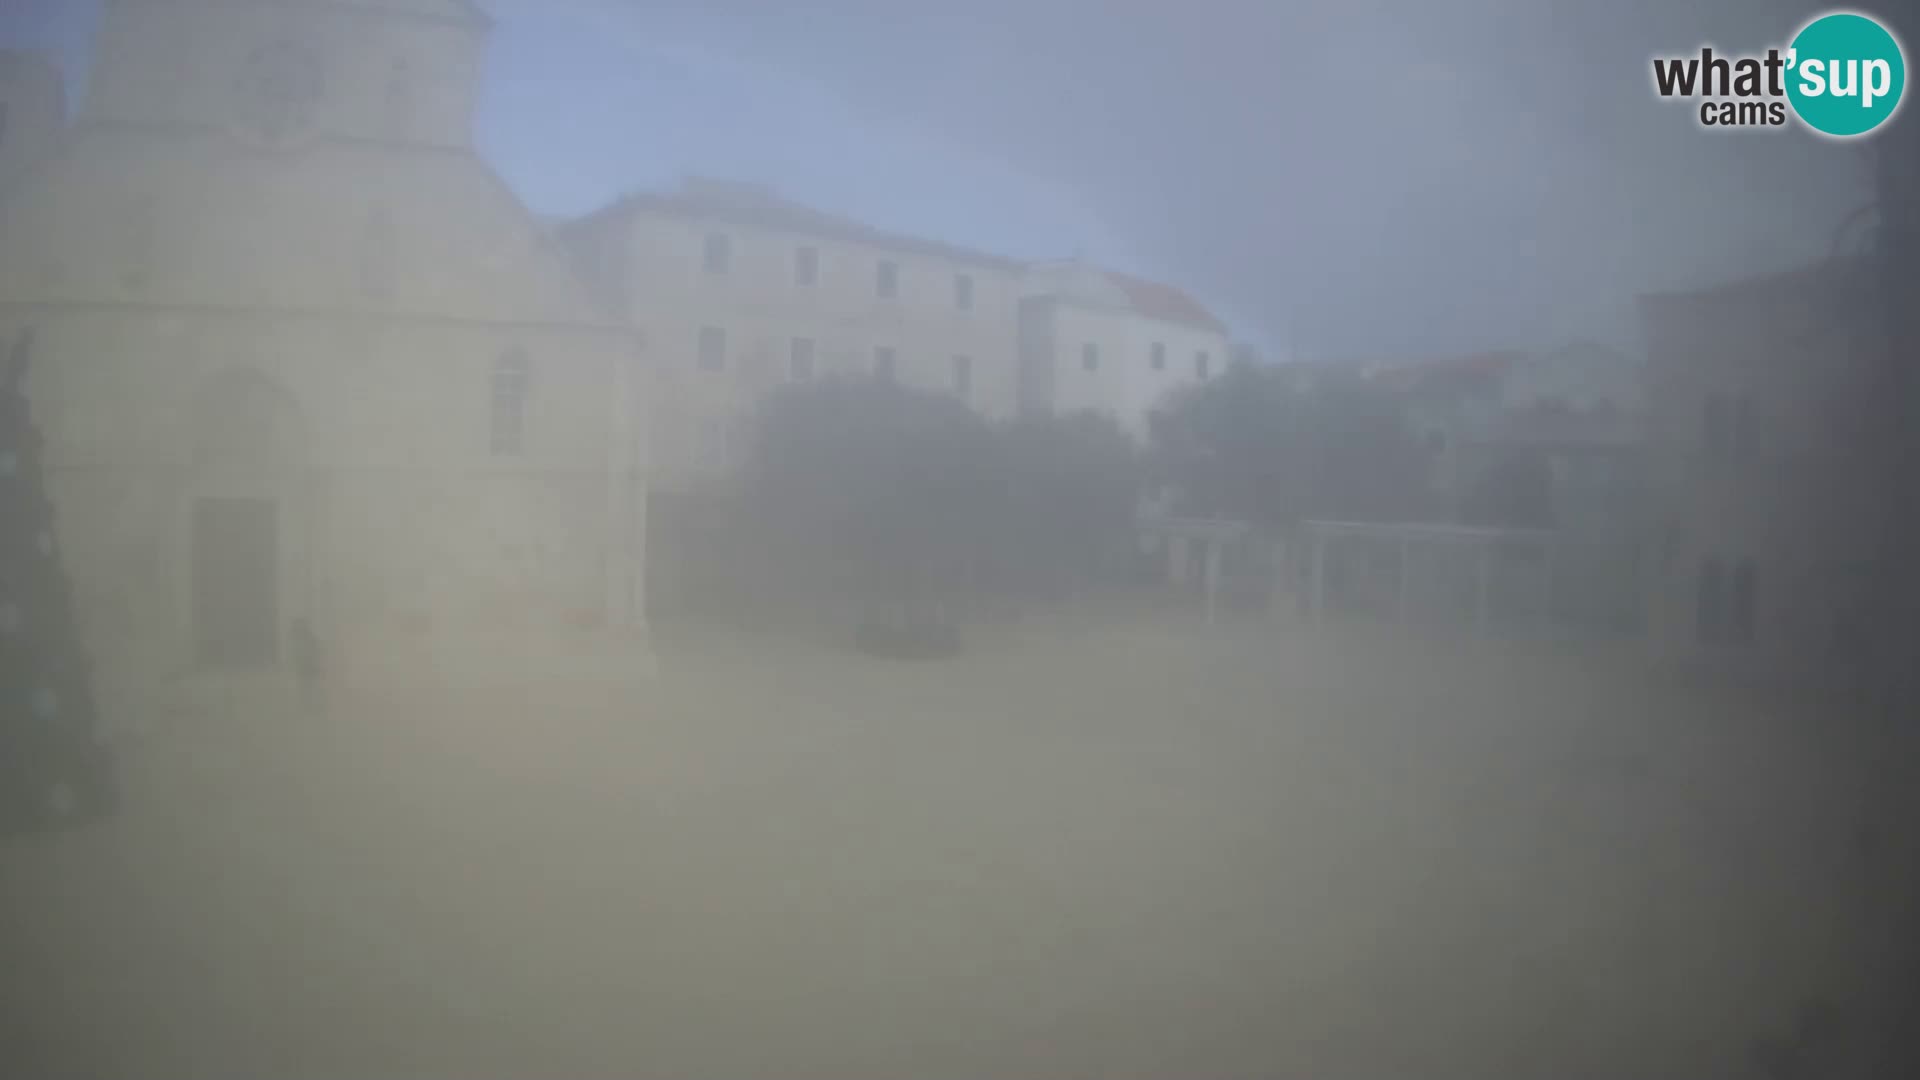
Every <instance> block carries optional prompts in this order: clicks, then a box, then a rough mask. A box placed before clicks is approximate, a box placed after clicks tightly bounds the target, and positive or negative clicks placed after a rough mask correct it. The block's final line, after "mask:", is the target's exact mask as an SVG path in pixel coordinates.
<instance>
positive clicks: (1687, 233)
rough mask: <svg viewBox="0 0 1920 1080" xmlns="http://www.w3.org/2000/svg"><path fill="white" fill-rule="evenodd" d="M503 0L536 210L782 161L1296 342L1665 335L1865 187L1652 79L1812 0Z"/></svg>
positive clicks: (486, 121) (1816, 148) (1798, 256)
mask: <svg viewBox="0 0 1920 1080" xmlns="http://www.w3.org/2000/svg"><path fill="white" fill-rule="evenodd" d="M92 8H93V5H92V4H90V3H88V2H86V0H74V2H72V3H64V2H59V0H27V2H26V4H25V7H24V9H17V10H12V11H9V12H8V13H4V14H0V44H5V43H9V42H20V43H44V44H47V45H51V46H53V47H55V48H58V49H61V50H62V51H63V53H64V55H65V57H66V59H67V62H68V63H69V64H70V65H72V66H74V67H75V68H76V69H82V70H83V68H82V65H84V63H85V43H86V33H85V31H86V28H87V27H89V26H91V25H92V23H93V21H94V20H95V18H96V16H95V14H94V12H93V10H91V9H92ZM489 10H490V11H491V12H492V13H493V14H494V16H495V17H496V19H497V20H498V29H497V31H496V34H495V37H494V40H493V44H492V53H491V56H490V59H489V66H488V71H487V76H486V78H485V91H484V94H483V98H482V108H481V111H480V113H479V115H478V117H477V128H478V136H479V139H480V143H481V146H482V147H483V149H484V150H485V152H486V153H487V154H488V156H489V158H490V160H491V161H492V163H493V164H494V165H495V167H497V168H498V169H500V171H501V172H502V174H503V175H505V176H506V177H507V178H508V180H509V181H511V182H512V183H513V184H514V186H515V187H516V189H518V190H519V192H520V194H521V196H522V198H524V199H526V200H527V202H528V203H529V204H530V205H531V206H532V207H533V208H534V209H536V210H538V211H540V212H542V213H549V214H556V215H576V214H581V213H584V212H586V211H588V210H591V209H593V208H595V207H597V206H599V205H602V204H604V203H605V202H607V201H609V200H610V199H612V198H613V197H614V196H616V195H618V194H620V193H621V192H623V191H625V190H628V189H631V188H634V187H650V186H659V185H661V184H666V183H671V182H672V181H673V180H675V179H676V178H677V177H678V176H679V175H680V174H682V173H684V172H694V173H702V174H708V175H718V176H727V177H733V178H737V179H743V180H756V181H761V182H766V183H771V184H773V185H774V186H776V187H777V188H778V189H779V190H780V191H781V193H782V194H785V195H787V196H789V197H792V198H795V199H798V200H800V201H802V202H807V203H811V204H813V205H817V206H821V207H823V208H826V209H830V210H833V211H836V212H839V213H844V214H847V215H849V216H852V217H855V218H859V219H862V220H869V221H873V222H875V223H877V224H882V225H885V226H887V227H891V228H895V229H898V230H900V231H903V232H909V233H915V234H922V235H931V236H937V237H939V238H940V239H943V240H946V241H949V242H951V243H955V244H962V245H966V246H970V247H975V248H980V249H984V250H988V251H1002V252H1005V253H1007V254H1009V255H1013V256H1017V257H1021V258H1036V259H1037V258H1062V257H1067V256H1070V255H1074V254H1076V253H1078V254H1081V255H1084V256H1085V257H1087V258H1091V259H1093V260H1095V261H1101V262H1106V263H1109V264H1117V265H1123V266H1125V267H1126V268H1128V269H1133V270H1136V271H1139V272H1143V273H1147V274H1149V275H1157V276H1161V277H1168V278H1172V279H1176V280H1179V281H1182V282H1185V283H1186V284H1187V285H1188V286H1189V287H1191V288H1192V289H1194V290H1195V291H1196V292H1198V293H1200V294H1201V295H1203V296H1204V297H1205V298H1207V299H1208V300H1210V301H1212V302H1213V303H1215V304H1216V305H1217V306H1218V307H1219V308H1220V309H1221V310H1222V311H1224V312H1226V313H1227V314H1229V315H1230V316H1231V321H1232V322H1233V323H1234V325H1235V326H1236V328H1238V329H1239V330H1240V331H1241V333H1242V334H1243V335H1244V336H1245V337H1247V338H1248V339H1249V340H1252V341H1254V342H1256V343H1257V344H1259V345H1261V346H1262V347H1263V349H1264V351H1265V352H1267V354H1268V355H1272V356H1285V355H1289V354H1297V355H1298V356H1299V358H1303V359H1326V358H1336V359H1344V358H1366V359H1372V358H1382V357H1398V356H1413V355H1426V354H1433V353H1445V352H1463V351H1471V350H1475V349H1486V348H1504V347H1509V346H1514V345H1519V346H1525V347H1550V346H1553V345H1556V344H1560V343H1563V342H1565V341H1569V340H1579V339H1583V338H1591V339H1596V340H1600V341H1604V342H1607V343H1609V344H1612V345H1615V346H1618V347H1622V348H1628V349H1637V348H1638V345H1639V341H1638V338H1639V331H1638V328H1637V326H1636V325H1635V324H1634V321H1633V320H1634V313H1633V307H1632V304H1633V299H1634V297H1636V296H1638V295H1639V294H1640V293H1642V292H1655V291H1661V290H1669V289H1683V288H1692V287H1700V286H1704V285H1709V284H1713V283H1715V282H1717V281H1720V280H1723V279H1726V278H1728V277H1733V276H1738V275H1739V274H1742V273H1747V272H1761V271H1767V270H1779V269H1785V268H1788V267H1791V266H1793V265H1795V264H1796V263H1799V262H1802V261H1805V260H1806V259H1808V258H1812V257H1816V256H1822V255H1826V254H1828V253H1829V252H1830V251H1831V249H1832V247H1833V244H1834V241H1835V236H1834V231H1835V229H1836V227H1837V226H1838V225H1839V224H1840V222H1841V221H1842V219H1844V218H1845V217H1846V215H1847V214H1848V213H1849V212H1851V211H1852V210H1854V209H1855V208H1856V207H1858V206H1859V205H1861V204H1862V203H1865V202H1866V201H1868V199H1869V196H1870V191H1869V184H1868V177H1867V175H1866V168H1865V166H1864V165H1863V164H1862V162H1861V161H1860V159H1859V157H1858V155H1857V154H1856V153H1854V152H1851V151H1848V150H1846V149H1844V148H1840V147H1836V146H1830V145H1827V144H1824V143H1822V142H1820V141H1818V140H1813V139H1805V138H1798V137H1794V134H1793V133H1792V132H1760V133H1743V134H1741V135H1739V136H1737V137H1728V138H1722V137H1719V135H1718V134H1717V133H1708V132H1702V131H1701V130H1700V129H1699V127H1698V125H1697V124H1696V123H1695V122H1694V119H1693V117H1692V116H1690V115H1689V114H1688V112H1687V109H1686V108H1685V107H1684V106H1680V105H1672V104H1671V103H1662V102H1660V101H1658V100H1656V99H1655V98H1654V96H1653V94H1652V92H1651V90H1650V89H1649V77H1648V73H1647V61H1648V58H1649V57H1651V56H1653V55H1655V54H1659V53H1668V52H1684V51H1686V50H1690V49H1694V48H1697V47H1698V46H1699V45H1700V44H1702V43H1704V42H1711V43H1713V44H1715V45H1716V46H1718V47H1721V48H1724V49H1728V50H1735V49H1746V48H1761V47H1764V46H1765V45H1768V44H1778V43H1779V42H1780V41H1782V40H1783V39H1784V38H1785V37H1786V36H1787V35H1789V34H1791V33H1792V32H1793V30H1794V29H1795V28H1797V27H1798V26H1799V25H1800V24H1801V23H1802V22H1804V21H1805V19H1806V18H1807V17H1808V16H1810V15H1811V14H1813V13H1815V12H1817V11H1820V10H1824V8H1822V7H1821V6H1820V5H1818V4H1815V3H1812V2H1811V0H1709V2H1699V3H1685V4H1673V3H1663V2H1658V0H1636V2H1632V3H1626V2H1623V3H1617V4H1592V3H1578V2H1568V0H1554V2H1550V3H1529V2H1527V0H1470V2H1469V3H1466V4H1461V5H1443V4H1430V3H1424V2H1421V0H1368V2H1366V3H1354V4H1339V5H1318V4H1311V5H1307V4H1300V5H1296V4H1263V3H1251V2H1249V3H1239V2H1226V0H1219V2H1212V0H1210V2H1208V3H1202V4H1183V5H1173V6H1168V5H1159V4H1144V3H1129V4H1121V5H1117V6H1116V5H1112V4H1106V3H1100V2H1098V0H1048V2H1045V3H1014V2H1009V0H982V2H979V3H973V4H968V5H965V6H962V7H952V6H943V7H941V8H939V9H938V10H937V11H936V10H933V9H924V10H923V9H915V8H914V7H913V6H912V5H906V6H902V5H898V4H891V3H883V2H874V3H857V2H848V0H829V2H826V3H820V4H808V5H784V4H768V3H740V2H737V0H729V2H725V3H719V4H706V3H675V2H670V0H669V2H654V0H569V2H567V3H559V4H553V3H541V2H534V0H501V2H498V3H494V4H492V5H490V7H489ZM10 27H11V30H9V28H10ZM76 91H77V84H76ZM555 116H565V117H568V121H567V122H565V123H555V122H553V120H552V118H553V117H555Z"/></svg>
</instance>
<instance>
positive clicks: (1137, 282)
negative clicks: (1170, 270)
mask: <svg viewBox="0 0 1920 1080" xmlns="http://www.w3.org/2000/svg"><path fill="white" fill-rule="evenodd" d="M1101 273H1103V274H1105V275H1106V276H1107V278H1108V280H1110V281H1112V282H1113V283H1114V284H1115V285H1117V286H1119V287H1120V291H1122V292H1124V293H1126V294H1127V303H1128V304H1129V305H1131V306H1132V308H1133V310H1135V311H1137V312H1139V313H1140V314H1142V315H1145V316H1147V317H1148V318H1151V319H1161V320H1164V321H1166V322H1173V323H1184V324H1186V325H1188V326H1203V327H1205V328H1207V329H1208V330H1218V331H1219V332H1221V333H1223V334H1224V333H1226V332H1227V327H1226V324H1225V323H1223V322H1221V321H1220V320H1219V319H1218V318H1216V317H1215V316H1214V314H1213V312H1211V311H1208V310H1207V308H1206V305H1204V304H1202V303H1201V302H1200V301H1198V300H1195V299H1194V298H1193V297H1192V296H1191V295H1189V294H1188V293H1186V292H1183V291H1182V290H1180V289H1176V288H1174V287H1173V286H1172V285H1167V284H1163V283H1161V282H1158V281H1148V280H1147V279H1146V278H1139V277H1134V276H1133V275H1132V274H1122V273H1120V272H1118V271H1115V270H1102V271H1101Z"/></svg>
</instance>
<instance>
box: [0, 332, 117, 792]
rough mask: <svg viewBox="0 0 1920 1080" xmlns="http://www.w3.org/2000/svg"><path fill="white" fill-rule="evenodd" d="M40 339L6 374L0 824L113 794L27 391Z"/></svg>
mask: <svg viewBox="0 0 1920 1080" xmlns="http://www.w3.org/2000/svg"><path fill="white" fill-rule="evenodd" d="M32 345H33V339H32V336H31V335H30V334H27V333H23V334H21V335H20V337H19V338H18V339H17V340H16V341H15V342H14V345H13V348H12V351H11V355H10V356H9V357H8V359H7V363H6V367H5V370H4V371H3V372H0V823H3V824H4V826H5V827H7V828H9V829H18V828H23V827H33V826H37V825H46V824H54V823H59V822H61V821H67V820H80V819H85V818H90V817H96V816H99V815H101V814H104V813H106V812H107V811H109V810H110V809H111V808H112V807H113V805H114V803H115V799H116V786H115V782H114V776H113V768H112V758H111V755H110V754H109V752H108V750H107V749H106V747H105V746H104V745H103V743H102V741H101V739H100V737H99V725H98V718H97V716H96V713H95V708H94V699H93V690H92V685H91V682H92V680H91V675H90V672H89V670H88V662H87V658H86V655H85V653H84V651H83V650H82V648H81V645H80V639H79V633H78V631H77V629H76V627H75V625H74V618H73V602H72V595H71V594H72V590H71V588H70V586H69V583H68V581H67V575H66V572H65V570H64V568H63V567H62V566H61V561H60V549H59V546H58V544H57V543H56V541H55V539H54V531H53V505H52V502H51V500H49V499H48V497H47V492H46V484H45V480H44V474H43V473H44V470H43V464H42V461H41V453H40V445H41V440H40V433H39V432H38V431H37V430H36V429H35V428H34V426H33V422H32V416H31V414H30V412H29V409H28V403H27V397H26V374H27V364H28V359H29V356H30V353H31V351H32Z"/></svg>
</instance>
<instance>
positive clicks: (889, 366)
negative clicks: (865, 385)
mask: <svg viewBox="0 0 1920 1080" xmlns="http://www.w3.org/2000/svg"><path fill="white" fill-rule="evenodd" d="M898 366H899V365H898V363H897V358H896V356H895V354H894V351H893V347H892V346H890V345H882V346H880V347H879V348H877V349H875V350H873V374H874V377H875V378H877V379H879V380H880V381H882V382H892V381H893V377H894V374H895V372H896V369H897V368H898Z"/></svg>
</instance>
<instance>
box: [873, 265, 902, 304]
mask: <svg viewBox="0 0 1920 1080" xmlns="http://www.w3.org/2000/svg"><path fill="white" fill-rule="evenodd" d="M873 291H874V292H875V293H876V294H878V295H880V296H882V297H886V298H889V299H891V298H892V297H895V296H898V295H899V294H900V264H899V263H896V262H894V261H892V260H891V259H882V260H880V265H878V266H876V267H875V268H874V272H873Z"/></svg>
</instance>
